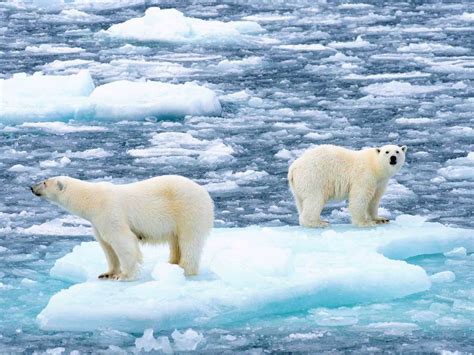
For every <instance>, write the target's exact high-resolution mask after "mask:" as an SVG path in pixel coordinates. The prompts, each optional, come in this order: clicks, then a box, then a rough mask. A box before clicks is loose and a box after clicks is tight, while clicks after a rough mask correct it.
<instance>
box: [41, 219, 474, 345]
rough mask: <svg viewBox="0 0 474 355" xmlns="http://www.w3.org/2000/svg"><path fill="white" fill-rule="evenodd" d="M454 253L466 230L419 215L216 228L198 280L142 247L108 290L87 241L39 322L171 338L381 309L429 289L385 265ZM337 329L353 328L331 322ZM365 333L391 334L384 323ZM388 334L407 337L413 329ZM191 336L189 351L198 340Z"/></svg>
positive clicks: (99, 258) (64, 266)
mask: <svg viewBox="0 0 474 355" xmlns="http://www.w3.org/2000/svg"><path fill="white" fill-rule="evenodd" d="M460 246H463V247H464V248H466V250H468V251H473V250H474V240H473V238H472V230H468V229H457V228H450V227H446V226H443V225H441V224H438V223H429V222H425V221H424V218H422V217H417V216H401V217H399V218H397V220H396V221H394V222H392V223H391V224H389V225H385V226H379V227H376V228H370V229H364V230H361V229H357V228H354V227H352V226H350V225H344V226H343V225H335V226H333V227H332V229H329V230H318V229H307V228H301V227H278V228H269V227H266V228H261V227H247V228H235V229H232V228H231V229H225V228H222V229H215V230H214V231H213V232H212V235H211V236H210V237H209V239H208V241H207V244H206V248H205V249H204V253H203V256H202V271H201V274H200V275H199V276H198V277H191V278H184V279H183V276H182V271H181V270H179V269H178V268H177V267H176V266H174V265H168V264H167V258H168V254H169V251H168V248H167V247H166V246H162V247H153V246H144V247H143V248H142V250H143V267H142V271H141V274H140V276H139V278H138V280H136V281H134V282H104V281H99V280H97V275H98V274H100V273H102V272H104V271H105V270H106V261H105V257H104V255H103V252H102V251H101V248H100V246H99V245H98V243H96V242H85V243H82V244H81V245H78V246H76V247H75V248H74V249H73V251H72V252H71V253H69V254H67V255H66V256H64V257H62V258H61V259H59V260H58V261H57V262H56V263H55V265H54V267H53V269H52V270H51V275H52V276H54V277H57V278H60V279H64V280H68V281H70V282H75V283H77V284H75V285H73V286H71V287H69V288H67V289H64V290H62V291H60V292H58V293H57V294H56V295H54V296H53V297H52V298H51V299H50V301H49V303H48V305H47V306H46V308H45V309H44V310H43V311H42V312H41V313H40V315H39V316H38V322H39V324H40V326H41V328H43V329H51V330H93V329H97V328H107V327H110V328H113V329H118V330H122V331H142V330H143V329H147V328H152V329H155V330H165V329H166V330H173V329H177V328H180V329H182V328H189V327H191V326H193V327H199V326H206V327H207V326H209V327H219V326H221V325H224V324H227V323H232V322H237V321H245V320H246V319H249V318H256V317H263V316H268V315H274V314H278V313H290V312H296V311H302V310H310V309H313V308H316V307H329V308H331V307H337V306H344V305H354V304H357V303H373V302H385V301H389V300H392V299H396V298H400V297H405V296H408V295H411V294H414V293H417V292H423V291H426V290H427V289H429V288H430V285H431V280H430V277H429V276H428V275H427V274H426V272H425V271H424V270H423V269H422V268H421V267H419V266H416V265H412V264H409V263H406V262H405V261H402V260H391V259H388V257H391V258H399V259H401V258H409V257H412V256H416V255H423V254H432V253H442V252H445V251H449V250H451V249H453V248H455V247H460ZM343 321H347V322H349V321H350V322H355V320H354V319H332V320H331V322H333V323H334V322H335V323H337V322H343ZM371 328H372V329H373V330H382V331H390V329H389V328H390V326H389V325H376V326H375V325H373V326H371ZM393 328H396V330H397V332H398V331H408V330H409V329H408V328H410V329H411V326H407V327H405V326H403V325H400V327H399V326H397V325H394V326H393ZM402 328H403V329H402ZM181 335H182V334H181ZM186 338H188V337H187V336H186ZM189 338H192V339H194V340H193V343H192V345H193V344H196V341H197V340H198V339H199V335H195V334H194V335H193V336H192V337H191V336H190V337H189ZM175 342H176V340H175ZM193 346H194V345H193Z"/></svg>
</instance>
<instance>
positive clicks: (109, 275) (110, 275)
mask: <svg viewBox="0 0 474 355" xmlns="http://www.w3.org/2000/svg"><path fill="white" fill-rule="evenodd" d="M119 276H120V273H119V272H112V271H107V272H104V273H103V274H100V275H99V276H98V278H99V279H100V280H118V279H119Z"/></svg>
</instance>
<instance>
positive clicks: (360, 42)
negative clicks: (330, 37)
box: [328, 36, 371, 49]
mask: <svg viewBox="0 0 474 355" xmlns="http://www.w3.org/2000/svg"><path fill="white" fill-rule="evenodd" d="M328 46H329V47H331V48H335V49H342V48H344V49H345V48H348V49H356V48H368V47H371V44H370V42H369V41H366V40H364V39H363V38H362V36H357V38H356V39H355V40H354V41H352V42H331V43H329V44H328Z"/></svg>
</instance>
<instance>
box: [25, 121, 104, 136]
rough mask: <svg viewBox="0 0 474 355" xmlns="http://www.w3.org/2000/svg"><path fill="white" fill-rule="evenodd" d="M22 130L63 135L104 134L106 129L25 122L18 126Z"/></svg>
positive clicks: (55, 123) (60, 123) (61, 123)
mask: <svg viewBox="0 0 474 355" xmlns="http://www.w3.org/2000/svg"><path fill="white" fill-rule="evenodd" d="M20 127H24V128H38V129H41V130H44V131H46V132H49V133H55V134H65V133H75V132H104V131H107V128H105V127H101V126H85V125H75V124H67V123H64V122H25V123H22V124H21V125H20Z"/></svg>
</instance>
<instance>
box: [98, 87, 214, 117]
mask: <svg viewBox="0 0 474 355" xmlns="http://www.w3.org/2000/svg"><path fill="white" fill-rule="evenodd" d="M90 99H91V102H92V104H93V106H94V107H95V117H96V118H97V119H112V120H114V119H115V120H117V119H138V118H144V117H147V116H158V117H184V116H186V115H214V116H219V115H220V114H221V105H220V103H219V99H218V98H217V95H216V94H215V93H214V91H212V90H210V89H208V88H206V87H203V86H199V85H197V84H195V83H190V82H188V83H185V84H168V83H161V82H152V81H147V82H132V81H125V80H123V81H115V82H112V83H109V84H104V85H101V86H99V87H97V88H96V89H95V90H94V91H93V92H92V94H91V95H90Z"/></svg>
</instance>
